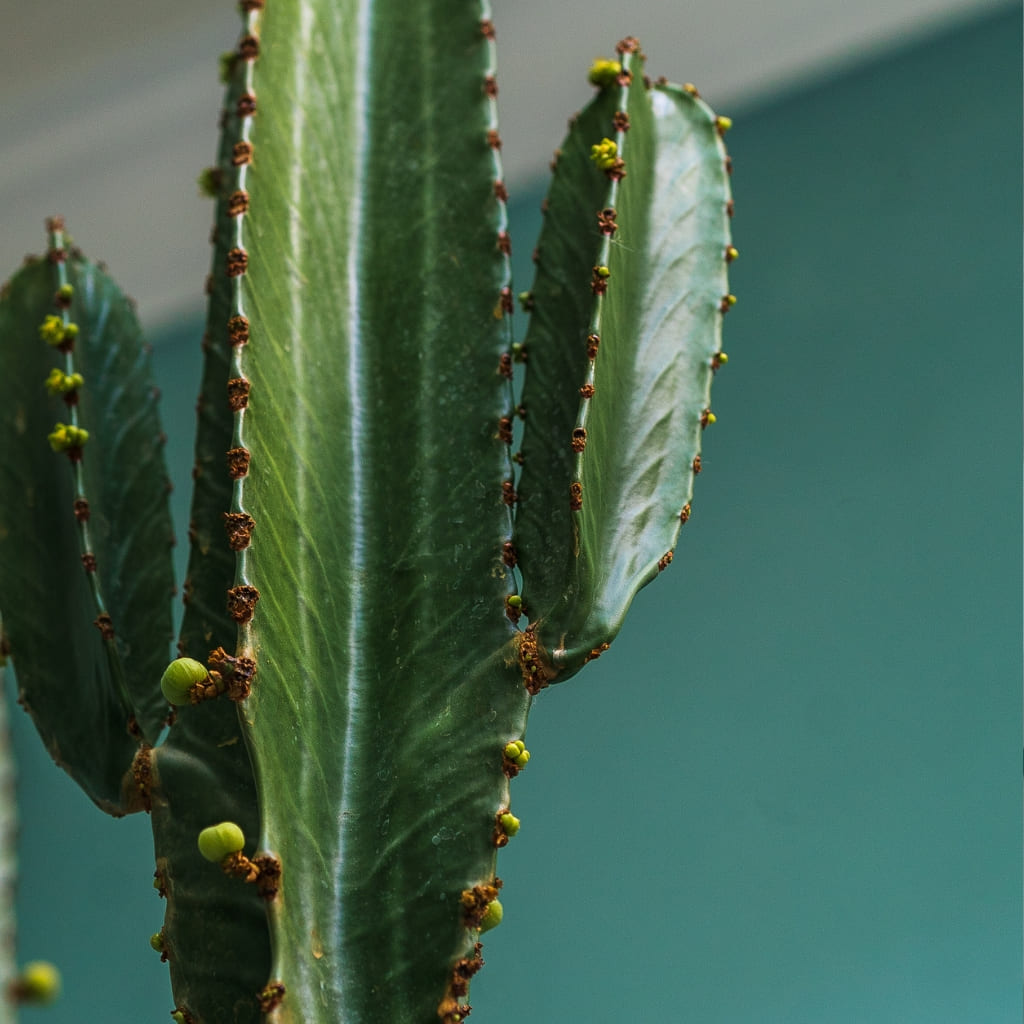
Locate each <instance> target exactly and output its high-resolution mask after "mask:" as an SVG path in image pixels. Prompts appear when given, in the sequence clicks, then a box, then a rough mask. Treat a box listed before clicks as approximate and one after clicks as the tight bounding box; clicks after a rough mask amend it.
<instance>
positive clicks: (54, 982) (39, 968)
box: [13, 960, 61, 1006]
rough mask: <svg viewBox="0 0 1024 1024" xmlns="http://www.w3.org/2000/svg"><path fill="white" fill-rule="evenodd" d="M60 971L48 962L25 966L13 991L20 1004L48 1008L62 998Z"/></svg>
mask: <svg viewBox="0 0 1024 1024" xmlns="http://www.w3.org/2000/svg"><path fill="white" fill-rule="evenodd" d="M60 990H61V978H60V971H58V970H57V968H56V967H54V965H53V964H51V963H50V962H49V961H48V960H33V961H32V962H31V963H28V964H25V966H24V967H23V968H22V969H21V973H20V974H19V975H18V976H17V978H15V980H14V986H13V991H14V994H15V996H16V998H17V1000H18V1002H19V1003H30V1004H33V1005H35V1006H48V1005H49V1004H50V1003H54V1002H56V1001H57V999H58V998H59V996H60Z"/></svg>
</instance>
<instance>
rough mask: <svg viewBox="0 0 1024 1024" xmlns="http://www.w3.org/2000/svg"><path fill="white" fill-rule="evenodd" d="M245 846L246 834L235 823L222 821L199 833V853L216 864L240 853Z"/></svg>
mask: <svg viewBox="0 0 1024 1024" xmlns="http://www.w3.org/2000/svg"><path fill="white" fill-rule="evenodd" d="M244 846H245V833H244V832H243V831H242V830H241V829H240V828H239V827H238V826H237V825H236V824H235V823H234V822H233V821H222V822H221V823H220V824H219V825H211V826H210V827H209V828H204V829H203V831H202V832H200V833H199V852H200V853H201V854H202V855H203V856H204V857H205V858H206V859H207V860H208V861H212V862H213V863H214V864H219V863H220V862H221V861H222V860H224V858H225V857H229V856H231V854H233V853H239V852H240V851H241V850H242V848H243V847H244Z"/></svg>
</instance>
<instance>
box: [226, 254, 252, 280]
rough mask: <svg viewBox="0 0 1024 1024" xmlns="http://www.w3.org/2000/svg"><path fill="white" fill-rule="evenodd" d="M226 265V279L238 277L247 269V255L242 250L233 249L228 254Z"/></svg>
mask: <svg viewBox="0 0 1024 1024" xmlns="http://www.w3.org/2000/svg"><path fill="white" fill-rule="evenodd" d="M226 263H227V267H226V269H227V274H228V277H239V276H241V275H242V274H244V273H245V272H246V270H247V269H248V267H249V254H248V253H247V252H246V251H245V250H244V249H239V248H234V249H232V250H230V251H229V252H228V255H227V261H226Z"/></svg>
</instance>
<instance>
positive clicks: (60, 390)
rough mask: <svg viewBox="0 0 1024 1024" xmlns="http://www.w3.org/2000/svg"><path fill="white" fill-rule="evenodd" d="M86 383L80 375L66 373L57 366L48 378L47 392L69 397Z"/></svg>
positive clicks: (46, 382)
mask: <svg viewBox="0 0 1024 1024" xmlns="http://www.w3.org/2000/svg"><path fill="white" fill-rule="evenodd" d="M84 383H85V381H84V380H83V378H82V375H81V374H80V373H64V371H63V370H60V369H58V368H57V367H56V366H55V367H54V368H53V369H52V370H51V371H50V376H49V377H47V378H46V381H45V385H46V390H47V392H48V393H49V394H51V395H69V394H71V392H72V391H77V390H78V389H79V388H80V387H81V386H82V385H83V384H84Z"/></svg>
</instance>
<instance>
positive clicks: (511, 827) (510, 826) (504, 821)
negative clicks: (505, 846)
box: [498, 811, 520, 838]
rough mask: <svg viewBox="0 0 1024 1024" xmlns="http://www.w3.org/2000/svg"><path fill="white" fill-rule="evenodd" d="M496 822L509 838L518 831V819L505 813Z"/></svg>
mask: <svg viewBox="0 0 1024 1024" xmlns="http://www.w3.org/2000/svg"><path fill="white" fill-rule="evenodd" d="M498 821H499V822H501V827H502V829H503V830H504V832H505V835H507V836H509V838H511V837H512V836H514V835H515V834H516V833H517V832H518V831H519V824H520V822H519V819H518V818H517V817H516V816H515V815H514V814H511V813H509V812H508V811H506V812H505V813H504V814H503V815H501V817H500V818H498Z"/></svg>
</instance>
